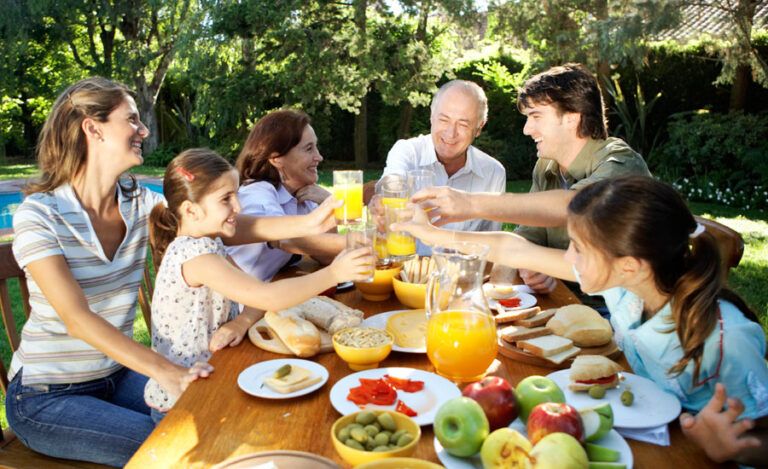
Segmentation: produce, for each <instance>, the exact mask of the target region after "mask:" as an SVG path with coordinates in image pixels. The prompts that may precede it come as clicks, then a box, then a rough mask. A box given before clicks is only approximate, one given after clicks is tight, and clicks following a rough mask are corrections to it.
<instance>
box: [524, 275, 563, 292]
mask: <svg viewBox="0 0 768 469" xmlns="http://www.w3.org/2000/svg"><path fill="white" fill-rule="evenodd" d="M518 272H519V274H520V279H521V280H522V281H523V282H524V283H525V284H526V285H528V286H529V287H531V290H533V291H534V292H536V293H538V294H540V295H546V294H547V293H552V291H553V290H554V289H555V287H556V286H557V280H555V279H554V278H553V277H550V276H549V275H545V274H542V273H539V272H534V271H532V270H527V269H520V270H519V271H518Z"/></svg>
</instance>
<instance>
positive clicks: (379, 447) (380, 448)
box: [373, 445, 389, 453]
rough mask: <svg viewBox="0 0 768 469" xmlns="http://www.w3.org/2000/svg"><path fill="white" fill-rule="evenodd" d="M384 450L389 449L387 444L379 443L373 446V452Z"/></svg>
mask: <svg viewBox="0 0 768 469" xmlns="http://www.w3.org/2000/svg"><path fill="white" fill-rule="evenodd" d="M385 451H389V446H387V445H379V446H377V447H375V448H373V452H374V453H383V452H385Z"/></svg>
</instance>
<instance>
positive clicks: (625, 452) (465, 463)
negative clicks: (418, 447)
mask: <svg viewBox="0 0 768 469" xmlns="http://www.w3.org/2000/svg"><path fill="white" fill-rule="evenodd" d="M509 428H511V429H513V430H517V431H519V432H520V433H522V434H523V435H524V436H526V437H527V436H528V432H527V431H526V428H525V424H523V422H521V421H520V419H515V421H514V422H512V423H510V424H509ZM595 444H598V445H600V446H605V447H606V448H611V449H612V450H616V451H618V452H619V453H621V456H620V457H619V460H618V461H617V462H618V463H619V464H624V465H625V466H627V469H632V465H633V464H634V458H633V457H632V449H631V448H630V447H629V444H627V441H626V440H625V439H624V437H623V436H621V435H619V432H617V431H616V430H611V431H610V432H609V433H608V434H607V435H606V436H604V437H603V438H601V439H600V440H599V441H595ZM434 445H435V453H437V459H439V460H440V462H441V463H443V465H444V466H445V468H446V469H483V463H482V462H481V461H480V453H478V454H476V455H474V456H470V457H468V458H460V457H458V456H453V455H451V454H448V451H446V450H445V448H443V445H441V444H440V442H439V441H438V440H437V437H435V439H434Z"/></svg>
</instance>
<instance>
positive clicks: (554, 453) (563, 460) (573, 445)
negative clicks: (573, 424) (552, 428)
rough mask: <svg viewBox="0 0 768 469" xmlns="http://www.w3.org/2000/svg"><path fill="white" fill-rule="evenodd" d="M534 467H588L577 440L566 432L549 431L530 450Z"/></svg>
mask: <svg viewBox="0 0 768 469" xmlns="http://www.w3.org/2000/svg"><path fill="white" fill-rule="evenodd" d="M531 458H533V467H534V469H588V468H589V460H588V459H587V453H586V451H584V448H582V447H581V444H580V443H579V441H578V440H577V439H576V438H574V437H572V436H571V435H569V434H567V433H560V432H557V433H550V434H549V435H547V436H545V437H544V438H542V439H541V440H539V442H538V443H536V446H534V447H533V450H532V451H531Z"/></svg>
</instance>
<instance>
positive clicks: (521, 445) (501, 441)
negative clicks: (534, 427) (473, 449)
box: [480, 427, 532, 469]
mask: <svg viewBox="0 0 768 469" xmlns="http://www.w3.org/2000/svg"><path fill="white" fill-rule="evenodd" d="M531 449H532V446H531V442H530V441H528V439H527V438H526V437H524V436H523V435H522V434H521V433H520V432H518V431H517V430H512V429H511V428H507V427H504V428H499V429H498V430H494V431H493V432H491V434H490V435H488V437H487V438H486V439H485V441H484V442H483V447H482V448H481V449H480V460H481V461H482V462H483V469H502V468H504V469H530V468H531V461H530V458H529V457H528V454H529V453H530V452H531Z"/></svg>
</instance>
